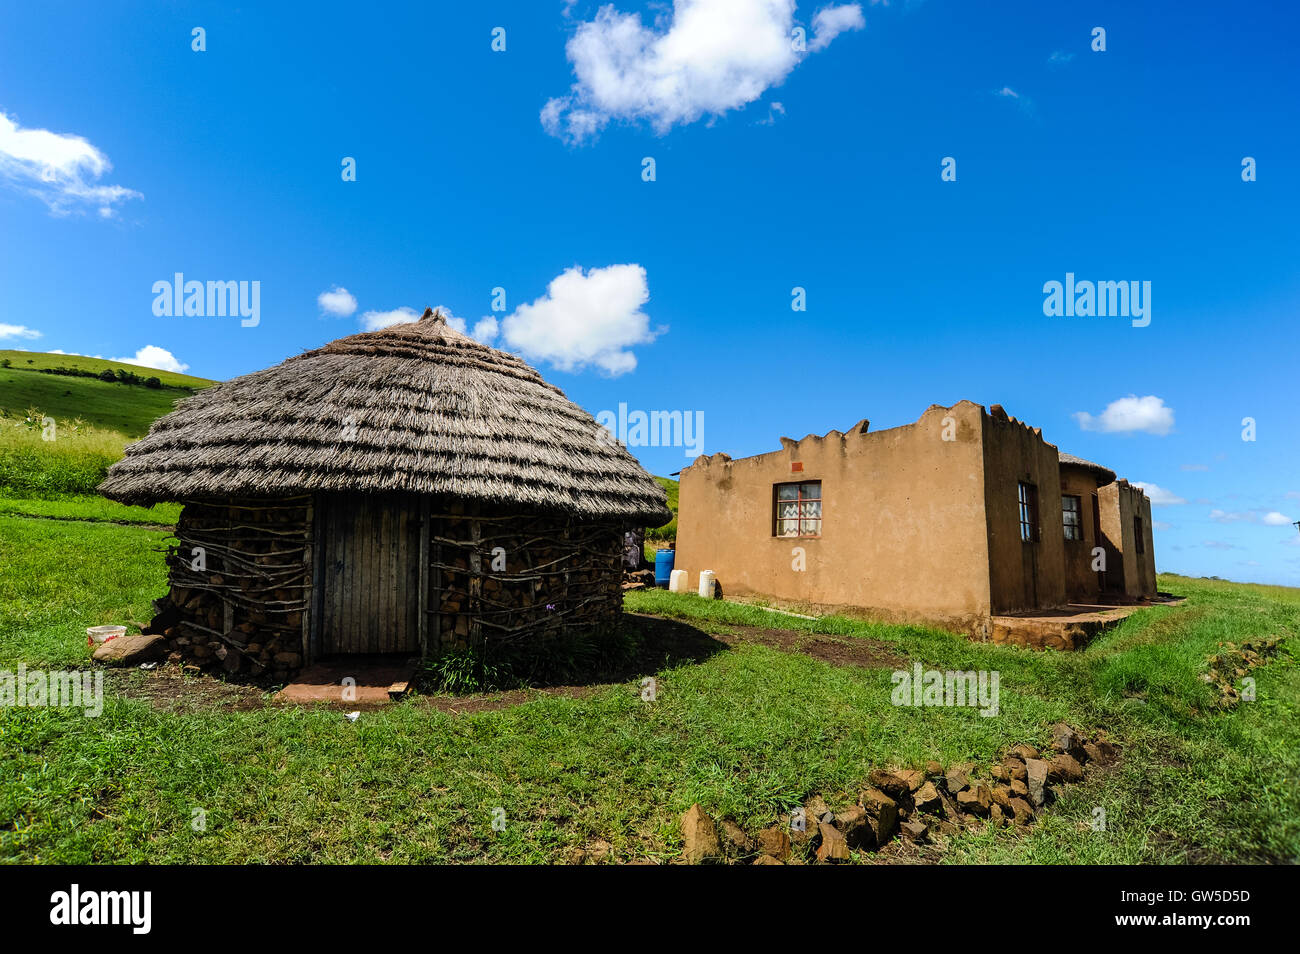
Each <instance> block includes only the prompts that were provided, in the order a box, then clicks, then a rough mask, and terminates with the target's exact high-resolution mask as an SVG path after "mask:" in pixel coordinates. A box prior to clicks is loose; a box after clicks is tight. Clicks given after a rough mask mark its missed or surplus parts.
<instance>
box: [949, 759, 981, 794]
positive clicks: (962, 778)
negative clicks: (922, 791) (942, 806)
mask: <svg viewBox="0 0 1300 954" xmlns="http://www.w3.org/2000/svg"><path fill="white" fill-rule="evenodd" d="M973 771H975V763H974V762H963V763H961V764H960V765H953V766H951V767H950V768H949V769H948V771H947V773H945V775H944V779H945V780H946V781H947V783H948V794H949V795H956V794H957V793H958V792H960V791H961V790H962V789H963V788H965V787H966V786H967V785H969V784H970V773H971V772H973Z"/></svg>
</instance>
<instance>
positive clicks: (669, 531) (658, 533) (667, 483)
mask: <svg viewBox="0 0 1300 954" xmlns="http://www.w3.org/2000/svg"><path fill="white" fill-rule="evenodd" d="M655 480H657V481H659V486H660V487H662V488H663V489H664V490H665V491H666V492H667V494H668V509H669V510H671V511H672V512H673V519H672V520H669V521H668V522H667V523H666V524H664V525H663V526H662V527H654V528H653V529H650V530H647V531H646V539H647V540H667V541H669V542H670V543H671V542H672V541H673V540H675V539H677V481H675V480H673V479H672V478H671V477H656V478H655Z"/></svg>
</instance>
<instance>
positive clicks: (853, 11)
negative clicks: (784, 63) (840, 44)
mask: <svg viewBox="0 0 1300 954" xmlns="http://www.w3.org/2000/svg"><path fill="white" fill-rule="evenodd" d="M812 27H813V38H812V41H811V42H809V44H808V49H810V50H812V51H813V52H814V53H815V52H817V51H818V50H824V49H826V47H828V46H830V45H831V40H833V39H835V38H836V37H837V36H839V35H840V34H841V33H844V32H845V31H847V30H865V29H866V28H867V21H866V20H864V19H863V18H862V8H861V7H860V6H858V5H857V4H856V3H842V4H840V5H839V6H837V7H822V9H820V10H818V11H817V12H816V13H815V14H813V20H812Z"/></svg>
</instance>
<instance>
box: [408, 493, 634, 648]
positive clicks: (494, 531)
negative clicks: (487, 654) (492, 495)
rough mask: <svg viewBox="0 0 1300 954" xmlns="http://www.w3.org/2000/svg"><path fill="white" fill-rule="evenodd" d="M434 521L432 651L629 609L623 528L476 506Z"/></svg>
mask: <svg viewBox="0 0 1300 954" xmlns="http://www.w3.org/2000/svg"><path fill="white" fill-rule="evenodd" d="M453 509H455V510H461V511H462V512H461V513H455V512H453V513H451V514H447V515H443V516H439V517H436V518H435V519H434V521H433V529H432V541H431V542H432V544H433V545H432V546H431V547H430V555H431V571H432V572H431V574H430V579H431V580H432V581H433V586H434V593H435V598H434V599H433V601H432V602H431V607H430V609H431V612H433V613H435V614H436V617H437V618H436V621H435V624H434V625H433V626H431V627H430V633H431V646H430V649H431V651H435V652H436V651H437V650H438V649H448V648H453V647H461V648H465V647H473V648H482V647H484V646H487V645H491V644H497V645H500V644H506V643H511V642H515V641H519V640H523V639H536V638H543V637H546V636H550V635H556V634H559V633H562V632H565V631H568V630H574V629H591V628H593V627H601V626H608V625H611V624H613V623H614V622H616V621H617V619H618V616H619V613H620V612H621V609H622V589H621V585H620V584H621V583H622V578H623V573H622V565H621V562H620V561H621V554H622V528H621V527H620V526H619V525H616V524H615V523H612V522H592V521H582V520H575V519H573V518H570V517H557V516H544V515H517V514H516V515H492V514H488V513H478V512H476V509H475V508H474V507H473V506H472V505H471V506H469V507H456V508H453Z"/></svg>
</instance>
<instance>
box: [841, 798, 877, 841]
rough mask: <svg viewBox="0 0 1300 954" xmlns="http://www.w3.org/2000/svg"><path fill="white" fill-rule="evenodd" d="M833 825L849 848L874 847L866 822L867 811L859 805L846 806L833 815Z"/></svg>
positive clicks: (869, 828)
mask: <svg viewBox="0 0 1300 954" xmlns="http://www.w3.org/2000/svg"><path fill="white" fill-rule="evenodd" d="M834 825H835V827H836V828H837V829H839V830H840V832H842V833H843V835H844V840H845V841H846V842H848V845H849V847H850V848H874V847H876V844H875V841H874V840H873V834H872V830H871V827H870V826H869V825H868V824H867V811H866V809H864V808H862V807H861V806H860V805H854V806H852V807H851V808H846V809H845V810H844V811H842V812H840V813H839V814H838V815H836V816H835V821H834Z"/></svg>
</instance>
